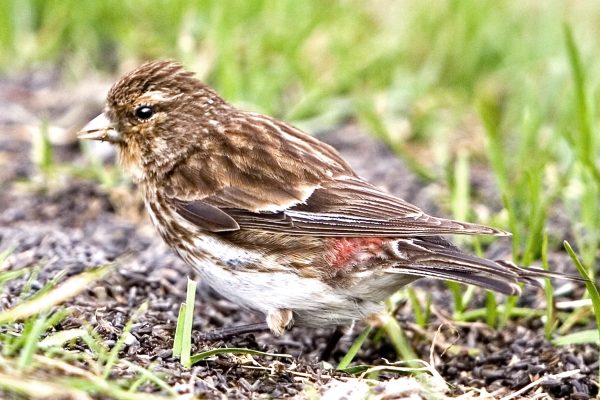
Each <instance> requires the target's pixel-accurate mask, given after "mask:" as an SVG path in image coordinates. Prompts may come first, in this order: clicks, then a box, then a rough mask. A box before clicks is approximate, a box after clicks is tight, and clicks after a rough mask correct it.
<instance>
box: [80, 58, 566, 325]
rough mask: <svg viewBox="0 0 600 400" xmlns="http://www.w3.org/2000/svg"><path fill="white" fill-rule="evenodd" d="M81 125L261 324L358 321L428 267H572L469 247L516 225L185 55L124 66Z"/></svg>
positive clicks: (488, 271)
mask: <svg viewBox="0 0 600 400" xmlns="http://www.w3.org/2000/svg"><path fill="white" fill-rule="evenodd" d="M78 136H79V138H80V139H91V140H100V141H107V142H110V143H112V144H113V145H114V146H116V149H117V152H118V155H119V160H120V163H121V164H122V166H123V168H124V170H125V171H126V172H127V173H128V174H129V176H130V177H131V179H132V180H133V181H135V182H136V183H137V186H138V187H139V189H140V190H141V191H142V193H143V197H144V203H145V208H146V210H147V213H148V214H149V216H150V219H151V221H152V223H153V225H154V226H155V227H156V230H157V231H158V233H159V235H160V236H161V237H162V239H163V240H164V241H165V242H166V243H167V244H168V245H169V246H170V247H171V248H172V249H173V250H174V251H175V252H176V253H177V254H178V255H179V256H180V257H181V258H182V259H183V260H185V262H187V263H188V264H189V265H190V266H191V267H193V268H195V269H196V270H197V271H198V273H199V275H200V277H201V279H202V280H203V281H204V282H205V283H207V284H208V285H209V286H210V287H211V288H212V289H214V291H215V292H217V293H218V294H220V295H221V296H223V297H224V298H226V299H228V300H230V301H231V302H233V303H236V304H237V305H239V306H240V307H241V308H243V309H246V310H249V311H252V312H255V313H259V314H262V315H263V316H264V321H263V322H261V323H260V324H254V325H253V326H249V329H250V328H258V327H263V328H264V329H265V330H266V329H268V330H270V331H271V332H272V334H273V335H276V336H279V335H282V334H283V333H284V332H285V331H286V330H288V329H291V327H293V326H305V327H313V328H314V327H340V326H349V325H351V324H353V323H354V322H355V321H360V320H368V319H369V318H371V317H372V316H374V315H377V314H378V313H380V312H381V311H382V309H383V305H382V303H383V301H384V300H385V299H386V298H388V297H389V296H391V295H392V294H393V293H394V292H396V291H397V290H399V289H400V288H402V287H403V286H405V285H407V284H410V283H411V282H413V281H415V280H417V279H419V278H426V277H429V278H437V279H442V280H448V281H455V282H459V283H464V284H471V285H476V286H480V287H482V288H485V289H488V290H492V291H496V292H500V293H503V294H506V295H515V294H519V293H520V290H521V289H520V283H523V282H524V283H534V284H535V283H536V282H538V280H539V278H547V277H552V276H561V277H562V276H563V275H562V274H559V273H552V272H547V271H545V270H542V269H538V268H533V267H527V268H525V267H520V266H517V265H515V264H514V263H512V262H509V261H505V260H491V259H486V258H482V257H478V256H476V255H472V254H469V253H467V252H465V251H463V250H461V249H459V248H458V247H457V246H455V245H454V244H452V243H451V242H450V241H449V240H448V239H447V238H446V237H447V236H448V235H492V236H509V235H510V234H509V233H508V232H506V231H504V230H501V229H496V228H492V227H487V226H484V225H479V224H474V223H469V222H460V221H455V220H451V219H446V218H440V217H435V216H431V215H428V214H427V213H425V212H424V211H423V210H421V209H420V208H419V207H417V206H416V205H413V204H410V203H408V202H407V201H405V200H403V199H401V198H399V197H396V196H394V195H392V194H390V193H387V192H386V191H384V190H382V189H380V188H378V187H376V186H374V185H372V184H371V183H369V182H368V181H367V180H365V179H363V178H362V177H360V176H359V175H358V174H357V173H356V172H355V171H354V170H353V169H352V167H351V166H350V164H348V162H347V161H345V160H344V159H343V158H342V156H341V155H340V154H339V153H338V152H337V151H336V150H335V149H334V148H333V147H332V146H330V145H328V144H325V143H323V142H322V141H320V140H318V139H317V138H315V137H313V136H311V135H309V134H307V133H305V132H303V131H302V130H300V129H298V128H296V127H294V126H292V125H290V124H288V123H285V122H283V121H280V120H278V119H275V118H272V117H270V116H267V115H263V114H260V113H255V112H249V111H243V110H240V109H238V108H236V107H235V106H233V105H231V104H230V103H228V102H227V101H226V100H224V99H223V98H222V97H221V96H220V95H219V94H218V93H217V92H216V91H214V90H213V89H211V88H210V87H209V86H208V85H206V84H204V83H203V82H201V81H200V80H199V79H197V78H196V76H195V74H194V73H193V72H191V71H189V70H187V69H185V68H184V67H183V66H182V65H181V64H180V63H178V62H176V61H173V60H157V61H150V62H147V63H144V64H143V65H141V66H139V67H137V68H135V69H134V70H132V71H130V72H128V73H126V74H125V75H123V76H122V77H121V78H120V79H119V80H118V81H117V82H116V83H115V84H114V85H113V86H112V87H111V89H110V90H109V92H108V95H107V98H106V105H105V108H104V111H103V112H102V113H101V114H100V115H99V116H98V117H96V118H94V119H93V120H92V121H90V122H89V123H88V124H87V125H86V126H85V127H84V128H83V129H82V130H81V131H80V132H79V133H78ZM400 179H401V178H400ZM232 331H233V332H245V328H244V327H238V328H235V329H234V328H232Z"/></svg>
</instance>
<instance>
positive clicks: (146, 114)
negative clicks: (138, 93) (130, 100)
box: [135, 106, 154, 120]
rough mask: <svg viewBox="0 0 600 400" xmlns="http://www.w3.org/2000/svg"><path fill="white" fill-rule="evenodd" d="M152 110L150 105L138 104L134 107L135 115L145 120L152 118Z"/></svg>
mask: <svg viewBox="0 0 600 400" xmlns="http://www.w3.org/2000/svg"><path fill="white" fill-rule="evenodd" d="M153 115H154V110H153V109H152V107H150V106H139V107H138V108H136V109H135V116H136V117H138V118H139V119H142V120H146V119H150V118H152V116H153Z"/></svg>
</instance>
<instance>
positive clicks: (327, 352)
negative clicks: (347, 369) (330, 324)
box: [320, 325, 346, 361]
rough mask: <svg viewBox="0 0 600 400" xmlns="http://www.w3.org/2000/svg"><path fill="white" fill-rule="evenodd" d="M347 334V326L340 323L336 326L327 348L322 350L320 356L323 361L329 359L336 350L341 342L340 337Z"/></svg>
mask: <svg viewBox="0 0 600 400" xmlns="http://www.w3.org/2000/svg"><path fill="white" fill-rule="evenodd" d="M345 334H346V328H345V327H343V326H340V325H338V326H336V327H335V330H334V331H333V333H332V334H331V336H329V339H328V340H327V344H326V345H325V348H324V349H323V351H322V352H321V356H320V360H321V361H327V360H329V359H330V358H331V355H332V354H333V351H334V350H335V348H336V347H337V345H338V343H339V342H340V339H341V338H342V337H343V336H344V335H345Z"/></svg>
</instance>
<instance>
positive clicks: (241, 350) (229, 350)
mask: <svg viewBox="0 0 600 400" xmlns="http://www.w3.org/2000/svg"><path fill="white" fill-rule="evenodd" d="M221 354H247V355H251V356H266V357H280V358H290V357H292V356H291V355H289V354H278V353H266V352H264V351H258V350H252V349H245V348H240V347H228V348H219V349H211V350H207V351H203V352H201V353H198V354H194V355H193V356H192V357H190V365H193V364H196V363H197V362H199V361H202V360H206V359H207V358H210V357H214V356H218V355H221Z"/></svg>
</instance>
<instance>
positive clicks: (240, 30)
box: [0, 0, 600, 265]
mask: <svg viewBox="0 0 600 400" xmlns="http://www.w3.org/2000/svg"><path fill="white" fill-rule="evenodd" d="M599 30H600V3H598V2H591V1H520V2H508V1H506V2H504V1H488V0H484V1H451V0H447V1H410V0H406V1H391V0H373V1H353V0H346V1H335V2H328V1H296V0H244V1H197V2H188V1H182V0H179V1H177V0H176V1H136V2H122V1H117V0H105V1H82V0H62V1H58V0H56V1H51V0H50V1H44V0H5V1H2V2H0V46H1V48H0V70H1V71H3V74H4V75H5V76H11V74H15V73H18V72H20V71H27V70H35V69H37V68H48V67H54V66H60V69H59V70H60V72H61V77H62V79H63V81H62V82H63V84H64V85H65V88H66V87H69V86H68V85H69V84H71V85H73V84H76V83H78V82H79V83H80V84H82V83H84V82H85V81H86V76H90V74H92V72H93V73H94V74H95V73H96V71H100V73H102V74H104V75H105V76H106V77H107V79H110V80H113V79H114V77H116V76H117V75H118V73H121V72H124V71H126V70H127V69H129V68H132V67H134V66H136V65H137V64H139V63H140V62H141V61H143V60H147V59H155V58H175V59H178V60H180V61H181V62H183V63H184V64H185V65H187V66H188V67H189V68H191V69H193V70H195V71H197V72H198V74H199V76H200V77H201V78H202V79H203V80H205V81H206V82H207V83H209V84H210V85H212V86H214V87H215V88H216V89H217V90H218V91H219V92H220V93H221V94H222V95H223V96H224V97H225V98H226V99H228V100H229V101H231V102H233V103H235V104H238V105H241V106H243V107H246V108H250V109H253V110H258V111H262V112H265V113H269V114H271V115H274V116H277V117H280V118H284V119H287V120H289V121H291V122H293V123H295V124H298V125H300V126H301V127H303V128H305V129H307V130H309V131H311V132H313V133H314V132H318V131H319V130H323V129H326V128H331V127H334V126H337V125H339V124H342V123H355V124H359V125H360V126H361V127H362V129H363V130H364V131H365V132H368V133H371V134H373V135H377V136H378V137H379V138H380V139H381V140H384V141H386V142H387V143H388V144H389V145H390V147H391V148H392V149H393V150H394V151H395V152H397V153H398V154H399V155H400V156H402V157H403V158H404V159H405V160H407V162H408V163H409V165H410V166H411V168H412V169H413V170H414V171H415V172H416V173H418V174H419V175H420V176H421V177H423V178H425V179H428V180H433V181H437V182H440V183H442V184H443V186H444V187H445V188H447V189H448V192H449V194H450V196H447V197H448V198H450V199H451V201H449V202H448V204H446V206H447V209H448V210H449V212H451V213H453V214H454V215H455V216H456V217H459V218H467V219H475V220H480V221H483V222H488V223H494V224H496V225H499V226H504V227H505V228H507V229H511V230H513V231H514V232H515V236H514V239H513V250H514V253H515V254H514V255H515V257H516V258H517V260H520V261H522V262H525V263H527V262H529V261H531V260H532V259H536V258H538V257H539V255H540V246H541V237H542V233H543V232H544V230H545V229H549V230H550V239H551V244H552V243H553V245H554V246H555V247H559V246H560V242H561V240H562V239H564V238H569V239H572V240H573V241H574V242H575V243H576V245H577V246H578V249H579V251H580V252H581V254H582V256H583V258H584V260H585V262H586V263H587V264H588V265H594V264H595V262H596V259H597V253H598V239H599V235H600V233H599V232H600V217H599V215H600V213H598V209H599V208H600V173H599V172H598V164H599V162H598V154H599V152H598V150H599V146H600V144H599V142H600V140H598V138H596V136H597V135H595V131H596V130H597V127H598V117H599V116H598V108H597V106H596V105H597V104H598V99H599V93H600V92H599V91H598V83H599V82H598V77H599V76H600V74H597V73H596V71H598V70H599V60H600V54H599V52H600V50H599V49H600V46H599V43H598V42H599V40H598V38H600V32H599ZM108 77H110V78H108ZM65 90H67V89H65ZM474 166H483V168H484V169H485V170H486V171H490V174H491V177H492V179H493V182H494V184H495V185H496V186H497V187H498V188H499V193H498V194H497V198H499V199H502V201H503V205H504V210H503V211H501V212H499V213H496V214H494V215H488V214H486V213H485V212H478V211H477V210H478V208H477V207H475V206H472V204H473V202H475V204H476V201H477V199H472V196H473V193H472V192H471V191H470V190H469V185H464V182H465V181H468V180H469V173H470V171H472V169H473V168H474ZM399 179H401V177H399ZM556 221H558V222H556ZM564 221H567V224H566V225H565V223H564ZM553 224H554V225H553ZM567 225H568V226H569V227H568V228H565V226H567ZM556 227H558V230H557V228H556Z"/></svg>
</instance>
